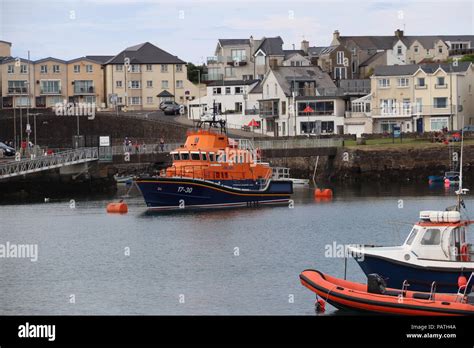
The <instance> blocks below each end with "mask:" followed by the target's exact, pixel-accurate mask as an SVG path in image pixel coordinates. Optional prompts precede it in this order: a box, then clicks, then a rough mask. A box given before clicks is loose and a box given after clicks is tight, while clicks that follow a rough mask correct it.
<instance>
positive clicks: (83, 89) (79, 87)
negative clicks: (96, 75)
mask: <svg viewBox="0 0 474 348" xmlns="http://www.w3.org/2000/svg"><path fill="white" fill-rule="evenodd" d="M74 93H75V94H84V93H94V82H93V81H92V80H78V81H74Z"/></svg>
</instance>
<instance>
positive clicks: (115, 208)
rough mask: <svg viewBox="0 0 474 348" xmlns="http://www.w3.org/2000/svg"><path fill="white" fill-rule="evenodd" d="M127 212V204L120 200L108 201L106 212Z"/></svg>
mask: <svg viewBox="0 0 474 348" xmlns="http://www.w3.org/2000/svg"><path fill="white" fill-rule="evenodd" d="M127 212H128V205H127V203H125V202H123V201H122V200H121V201H120V202H118V203H109V204H108V205H107V213H119V214H126V213H127Z"/></svg>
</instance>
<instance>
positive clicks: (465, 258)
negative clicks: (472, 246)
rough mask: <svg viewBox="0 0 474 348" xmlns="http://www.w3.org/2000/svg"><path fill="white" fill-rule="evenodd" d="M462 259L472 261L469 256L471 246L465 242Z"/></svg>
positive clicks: (462, 248) (462, 246)
mask: <svg viewBox="0 0 474 348" xmlns="http://www.w3.org/2000/svg"><path fill="white" fill-rule="evenodd" d="M461 261H463V262H469V261H471V258H470V257H469V247H468V245H467V243H464V244H463V245H461Z"/></svg>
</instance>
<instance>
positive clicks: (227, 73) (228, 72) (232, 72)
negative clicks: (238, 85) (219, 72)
mask: <svg viewBox="0 0 474 348" xmlns="http://www.w3.org/2000/svg"><path fill="white" fill-rule="evenodd" d="M224 72H225V76H226V77H234V76H235V70H234V68H232V67H226V68H225V69H224Z"/></svg>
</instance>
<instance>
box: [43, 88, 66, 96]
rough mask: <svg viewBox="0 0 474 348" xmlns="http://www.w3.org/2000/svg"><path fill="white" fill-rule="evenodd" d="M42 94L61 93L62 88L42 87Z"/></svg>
mask: <svg viewBox="0 0 474 348" xmlns="http://www.w3.org/2000/svg"><path fill="white" fill-rule="evenodd" d="M40 94H45V95H61V94H62V93H61V90H60V89H56V90H55V89H47V88H44V89H43V88H41V89H40Z"/></svg>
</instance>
